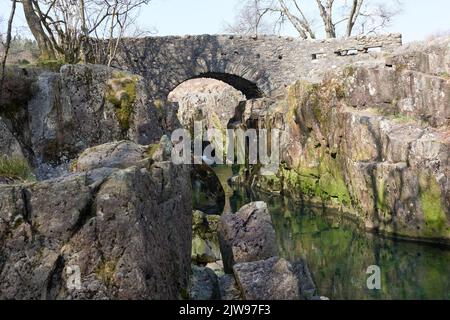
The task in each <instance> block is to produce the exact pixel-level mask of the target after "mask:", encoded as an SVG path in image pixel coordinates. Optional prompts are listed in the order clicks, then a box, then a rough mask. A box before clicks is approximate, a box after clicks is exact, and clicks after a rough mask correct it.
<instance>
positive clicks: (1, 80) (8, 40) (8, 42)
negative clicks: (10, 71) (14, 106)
mask: <svg viewBox="0 0 450 320" xmlns="http://www.w3.org/2000/svg"><path fill="white" fill-rule="evenodd" d="M16 4H17V1H16V0H13V1H12V3H11V14H10V15H9V19H8V29H7V31H6V42H5V48H4V55H3V58H2V76H1V78H0V98H1V95H2V94H3V83H4V82H5V69H6V59H8V52H9V48H10V47H11V34H12V24H13V20H14V15H15V14H16Z"/></svg>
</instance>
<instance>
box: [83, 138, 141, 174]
mask: <svg viewBox="0 0 450 320" xmlns="http://www.w3.org/2000/svg"><path fill="white" fill-rule="evenodd" d="M146 150H147V148H146V147H143V146H141V145H138V144H136V143H134V142H132V141H119V142H110V143H106V144H103V145H100V146H96V147H92V148H89V149H86V150H85V151H84V152H83V153H82V154H81V155H80V156H79V157H78V160H76V162H75V166H74V167H75V168H74V169H75V170H76V171H78V172H83V171H90V170H93V169H98V168H119V169H125V168H129V167H131V166H133V165H136V164H137V163H139V161H142V160H143V159H144V158H145V156H146V154H145V152H146Z"/></svg>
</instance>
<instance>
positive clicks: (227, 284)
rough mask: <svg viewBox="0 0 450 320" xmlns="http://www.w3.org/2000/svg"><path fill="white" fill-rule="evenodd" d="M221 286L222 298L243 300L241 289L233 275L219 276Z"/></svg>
mask: <svg viewBox="0 0 450 320" xmlns="http://www.w3.org/2000/svg"><path fill="white" fill-rule="evenodd" d="M219 287H220V299H221V300H242V298H241V291H240V290H239V288H238V285H237V283H236V279H235V278H234V276H233V275H231V274H225V275H223V276H221V277H219Z"/></svg>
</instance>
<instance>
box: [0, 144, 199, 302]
mask: <svg viewBox="0 0 450 320" xmlns="http://www.w3.org/2000/svg"><path fill="white" fill-rule="evenodd" d="M100 149H104V150H109V149H108V147H104V148H103V147H102V148H100ZM127 161H128V159H127ZM119 167H120V166H119ZM189 185H190V183H189V170H187V168H185V167H182V166H178V167H175V166H173V165H172V164H171V163H170V162H150V161H147V162H145V163H142V162H141V163H140V164H139V165H138V166H132V167H129V168H127V169H116V168H100V169H94V170H91V171H87V172H85V173H76V174H73V175H70V176H67V177H64V178H59V179H56V180H49V181H45V182H40V183H33V184H20V185H14V186H0V203H1V204H2V205H1V207H0V256H1V257H2V259H1V261H0V298H1V299H177V298H179V297H180V294H181V293H182V292H183V290H186V289H187V283H188V274H189V268H190V267H189V266H190V251H191V240H192V234H191V228H190V225H191V220H192V216H191V214H192V207H191V193H190V188H187V187H186V186H189Z"/></svg>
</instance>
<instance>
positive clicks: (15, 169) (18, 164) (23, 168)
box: [0, 156, 34, 180]
mask: <svg viewBox="0 0 450 320" xmlns="http://www.w3.org/2000/svg"><path fill="white" fill-rule="evenodd" d="M0 177H8V178H13V179H20V180H32V179H33V177H34V176H33V172H32V170H31V168H30V165H29V164H28V162H27V161H26V160H25V159H23V158H18V157H12V158H9V157H5V156H0Z"/></svg>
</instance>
